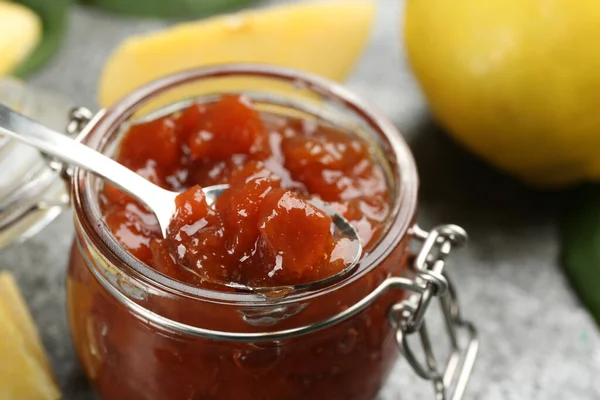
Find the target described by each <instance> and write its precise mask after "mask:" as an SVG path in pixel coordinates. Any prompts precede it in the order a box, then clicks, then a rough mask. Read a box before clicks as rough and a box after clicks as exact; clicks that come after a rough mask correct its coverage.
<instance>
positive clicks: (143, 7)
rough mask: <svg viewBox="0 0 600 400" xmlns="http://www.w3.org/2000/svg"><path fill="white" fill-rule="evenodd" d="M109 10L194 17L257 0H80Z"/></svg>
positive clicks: (167, 16)
mask: <svg viewBox="0 0 600 400" xmlns="http://www.w3.org/2000/svg"><path fill="white" fill-rule="evenodd" d="M80 1H81V2H82V3H84V4H90V5H93V6H97V7H100V8H103V9H105V10H107V11H111V12H117V13H122V14H128V15H137V16H144V17H163V18H194V17H199V16H204V15H208V14H212V13H217V12H223V11H228V10H233V9H235V8H241V7H243V6H247V5H250V4H252V3H256V1H257V0H80Z"/></svg>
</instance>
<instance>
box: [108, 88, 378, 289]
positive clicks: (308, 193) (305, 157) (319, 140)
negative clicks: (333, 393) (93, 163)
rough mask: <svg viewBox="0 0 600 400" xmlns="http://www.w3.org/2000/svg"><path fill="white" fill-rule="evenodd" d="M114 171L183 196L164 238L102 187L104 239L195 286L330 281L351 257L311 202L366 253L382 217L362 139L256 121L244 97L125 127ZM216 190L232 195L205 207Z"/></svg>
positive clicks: (135, 206)
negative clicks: (336, 219)
mask: <svg viewBox="0 0 600 400" xmlns="http://www.w3.org/2000/svg"><path fill="white" fill-rule="evenodd" d="M117 160H118V161H119V162H121V163H122V164H124V165H126V166H127V167H129V168H131V169H132V170H134V171H136V172H138V173H139V174H141V175H143V176H144V177H146V178H147V179H150V180H152V181H153V182H155V183H157V184H159V185H161V186H163V187H165V188H167V189H170V190H178V191H182V194H181V195H180V196H179V197H178V199H177V203H178V204H177V210H178V212H177V214H176V216H175V218H174V220H173V221H172V223H171V226H170V229H169V237H168V238H167V239H162V238H161V236H160V231H159V230H158V229H157V225H156V221H155V220H154V218H153V216H152V214H151V213H149V212H148V211H147V210H145V209H144V207H143V206H141V205H140V204H139V203H137V202H136V201H135V200H133V199H132V198H130V197H129V196H126V195H123V194H121V193H120V192H119V191H118V190H116V189H115V188H113V187H111V186H110V185H106V187H105V190H104V193H103V195H102V204H103V211H104V214H105V220H106V221H107V224H108V226H109V228H110V229H111V230H112V232H113V233H114V234H115V236H116V237H117V238H118V239H119V240H120V242H121V243H122V244H123V245H124V246H125V247H127V248H128V249H129V250H130V251H131V252H132V253H133V254H134V255H135V256H136V257H138V258H139V259H140V260H141V261H143V262H145V263H147V264H149V265H150V266H152V267H154V268H155V269H156V270H158V271H160V272H162V273H163V274H166V275H168V276H170V277H172V278H174V279H178V280H182V281H184V282H187V283H192V284H198V285H202V284H203V280H206V281H208V282H211V281H213V282H214V281H217V280H220V281H222V280H226V281H229V282H236V283H242V284H245V285H250V286H278V285H293V284H301V283H307V282H312V281H316V280H321V279H324V278H327V277H329V276H332V275H335V274H336V273H338V272H339V271H341V270H342V269H344V267H345V266H347V264H348V263H349V261H350V260H349V258H351V257H349V256H352V255H353V254H354V253H353V252H352V246H351V244H349V243H347V240H346V241H344V240H340V239H338V238H336V237H334V236H333V235H332V230H331V227H332V223H331V218H330V217H329V216H328V215H327V214H326V213H325V212H324V211H322V210H320V209H319V208H317V207H315V206H314V205H312V204H311V203H310V201H309V200H310V199H311V198H313V197H316V198H321V199H323V200H325V201H328V202H330V203H331V204H332V206H333V207H334V208H335V209H336V210H337V211H338V212H340V213H341V214H342V215H344V216H345V217H346V218H347V219H348V220H349V221H350V222H351V223H352V224H353V226H354V227H355V229H356V230H357V232H358V233H359V236H360V238H361V241H362V243H363V245H364V247H365V249H366V250H367V251H368V249H369V247H370V246H372V245H373V244H374V243H375V242H376V240H377V238H378V236H379V234H380V233H381V232H382V230H383V228H384V224H385V219H386V217H387V215H388V212H389V206H388V205H389V193H388V188H387V185H386V181H385V177H384V174H383V171H382V169H381V167H380V166H379V165H378V164H377V163H376V162H375V161H374V160H373V158H372V156H371V154H370V151H369V146H368V144H367V143H366V142H365V141H364V140H362V139H360V138H359V137H357V136H355V135H352V134H349V133H347V132H345V131H343V130H341V129H338V128H336V127H333V126H329V125H324V124H318V123H315V122H314V121H306V120H298V119H294V118H287V117H286V118H283V117H281V116H278V115H274V114H267V113H260V112H258V111H257V110H256V109H255V108H254V106H253V105H252V103H251V102H250V101H248V100H247V99H246V98H244V97H243V96H234V95H224V96H222V97H221V98H220V99H219V100H218V101H216V102H214V103H210V104H193V105H191V106H189V107H188V108H186V109H184V110H183V111H181V112H179V113H176V114H172V115H168V116H166V117H162V118H160V119H157V120H154V121H151V122H147V123H142V124H138V125H135V126H133V127H132V128H131V129H130V130H129V131H128V132H127V133H126V134H125V136H124V139H123V141H122V143H121V147H120V152H119V154H118V157H117ZM221 183H228V184H229V185H230V188H229V189H228V190H226V191H225V192H224V193H223V194H222V195H221V196H220V197H219V199H218V200H217V201H216V203H215V205H214V206H213V207H209V206H208V205H207V204H206V200H205V197H204V193H203V192H202V190H201V186H210V185H214V184H221ZM184 267H185V268H184Z"/></svg>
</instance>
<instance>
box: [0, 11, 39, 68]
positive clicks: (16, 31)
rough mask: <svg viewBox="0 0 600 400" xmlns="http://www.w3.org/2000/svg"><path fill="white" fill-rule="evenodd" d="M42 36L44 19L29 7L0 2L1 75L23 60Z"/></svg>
mask: <svg viewBox="0 0 600 400" xmlns="http://www.w3.org/2000/svg"><path fill="white" fill-rule="evenodd" d="M41 38H42V19H41V18H40V17H39V16H38V15H37V14H36V13H35V12H33V11H32V10H30V9H29V8H27V7H25V6H23V5H21V4H18V3H9V2H0V49H2V57H0V75H5V74H7V73H9V72H11V71H12V70H13V69H15V68H16V67H17V65H19V64H20V63H22V62H23V60H25V59H26V58H27V57H29V55H30V54H31V52H32V51H33V49H35V47H36V46H37V45H38V43H39V42H40V40H41Z"/></svg>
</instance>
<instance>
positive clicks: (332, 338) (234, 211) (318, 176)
mask: <svg viewBox="0 0 600 400" xmlns="http://www.w3.org/2000/svg"><path fill="white" fill-rule="evenodd" d="M270 110H278V109H277V108H270ZM289 115H290V114H286V116H283V114H279V113H275V112H269V113H267V112H259V111H258V104H256V105H253V104H251V103H250V102H249V101H248V100H247V99H246V98H244V97H239V96H229V95H226V96H222V97H221V98H220V99H218V100H217V101H215V102H212V103H207V104H194V105H191V106H190V107H188V108H186V109H184V110H181V111H179V112H177V113H174V114H171V115H167V116H164V117H162V118H160V119H157V120H153V121H151V122H146V123H142V124H136V125H134V126H131V127H130V128H129V129H128V131H127V132H125V135H124V137H123V140H122V142H121V145H120V150H119V152H118V154H117V156H116V158H117V160H118V161H119V162H121V163H122V164H124V165H126V166H127V167H129V168H130V169H132V170H134V171H136V172H137V173H138V174H140V175H142V176H144V177H145V178H147V179H149V180H151V181H152V182H154V183H156V184H158V185H161V186H162V187H164V188H167V189H170V190H174V191H178V192H181V193H182V195H180V197H179V198H178V201H177V202H178V205H179V212H178V214H177V216H176V218H175V219H174V220H173V223H172V225H171V227H170V231H169V238H167V239H163V238H162V235H161V233H160V231H159V229H158V225H157V223H156V220H155V218H154V216H153V215H152V214H151V213H150V212H149V211H148V210H146V209H145V208H144V207H143V206H142V205H141V204H140V203H138V202H137V201H135V200H134V199H133V198H131V197H129V196H127V195H126V194H124V193H122V192H120V191H118V190H116V189H115V188H113V187H111V186H110V185H106V186H105V187H104V189H103V190H102V191H101V195H100V199H99V202H100V206H101V210H102V212H103V214H104V220H105V222H106V226H108V228H109V230H110V232H106V233H111V232H112V234H113V236H114V237H116V238H117V239H118V240H119V241H120V243H122V244H123V246H124V247H125V248H126V249H127V250H128V251H129V252H130V253H131V254H132V255H134V256H135V257H137V258H138V259H139V260H141V261H143V262H144V263H145V264H147V265H148V266H149V267H150V268H145V267H144V268H143V269H141V267H140V265H139V263H135V264H134V263H132V262H131V261H126V260H129V257H128V256H127V254H126V253H125V252H122V251H121V249H114V248H113V247H112V246H106V244H105V242H104V241H103V240H102V239H101V238H100V236H99V235H98V234H97V233H96V231H95V229H99V230H101V231H106V228H105V226H104V225H103V224H102V223H101V222H100V223H99V222H98V221H96V220H94V217H92V216H91V214H90V213H89V212H88V211H86V210H85V208H79V206H78V204H79V203H78V202H77V201H75V207H76V217H77V218H76V221H77V223H76V235H77V240H76V242H75V243H76V244H75V245H74V246H73V248H72V252H71V261H70V266H69V274H68V281H67V296H68V308H69V320H70V324H71V331H72V336H73V339H74V343H75V347H76V349H77V353H78V354H79V358H80V360H81V363H82V365H83V369H84V370H85V373H86V375H87V376H88V377H89V379H90V380H91V382H92V384H93V385H94V387H95V389H96V391H97V392H98V394H99V395H100V397H101V398H103V399H107V400H373V399H375V398H376V396H377V393H378V391H379V390H380V388H381V387H382V385H383V382H384V381H385V379H386V377H387V376H388V374H389V372H390V371H391V369H392V366H393V364H394V361H395V360H396V358H397V355H398V351H397V345H396V341H395V330H394V328H393V327H392V326H391V324H390V323H389V320H388V314H389V310H390V307H391V306H392V305H393V304H395V303H398V302H399V301H402V300H403V299H405V298H406V293H405V292H404V291H403V290H400V289H390V290H387V291H384V292H382V293H380V294H378V295H377V296H376V297H375V298H374V299H373V300H372V302H369V303H368V304H367V305H366V306H365V308H364V309H362V311H360V312H358V313H356V314H353V315H352V316H351V317H349V318H347V319H345V320H343V321H340V322H338V323H335V324H332V325H328V326H326V327H322V328H320V329H318V330H313V331H310V332H304V333H303V334H298V333H294V334H289V335H283V336H281V337H278V338H277V339H272V340H266V341H265V340H258V339H256V338H254V339H248V340H233V339H232V337H231V335H236V334H257V333H261V334H264V333H265V332H266V333H269V332H276V331H277V332H280V331H286V332H290V330H292V331H293V330H294V329H298V328H300V327H304V326H312V325H313V324H315V323H319V322H323V321H326V320H328V319H330V318H332V317H333V316H336V315H339V314H340V313H342V312H344V311H345V310H348V309H349V308H350V307H353V306H354V305H356V304H357V303H358V302H360V301H361V300H363V299H364V298H365V297H367V296H369V295H370V294H372V293H373V291H374V290H376V289H377V288H378V287H379V286H380V285H381V284H382V282H384V281H385V280H386V279H387V278H388V277H390V276H398V275H402V274H405V273H407V269H408V266H409V265H410V260H411V258H410V254H409V251H408V247H409V246H408V244H409V236H408V235H403V236H402V237H394V238H392V237H391V236H390V235H385V233H384V232H385V231H386V226H387V225H388V220H389V223H390V224H393V225H392V226H393V227H396V224H397V223H403V224H404V223H406V224H407V225H408V224H409V223H410V222H411V221H410V220H407V221H401V222H398V221H400V220H399V219H398V218H399V217H397V216H396V215H392V214H391V211H390V210H391V209H392V203H398V202H400V201H401V200H400V199H398V198H396V196H395V195H392V194H391V193H395V192H396V190H394V191H393V192H392V191H390V190H389V188H390V186H388V182H387V180H386V179H385V176H384V173H383V170H382V167H381V164H379V163H377V162H376V161H375V159H374V157H373V156H372V150H373V147H372V146H377V144H376V143H375V141H374V142H373V143H371V142H367V141H365V140H363V139H361V138H360V137H358V136H357V135H355V134H353V133H352V132H351V131H347V130H344V129H341V128H339V127H336V126H334V125H333V124H329V123H328V122H327V121H321V120H316V119H308V118H304V119H303V118H298V117H291V116H289ZM295 115H299V114H297V113H296V114H295ZM374 134H375V133H374ZM383 140H385V138H383ZM393 157H395V156H394V155H393V154H390V159H391V160H392V161H391V162H390V164H391V165H393V159H394V158H393ZM393 179H395V184H399V181H398V179H397V178H396V177H394V178H393ZM224 183H227V184H229V185H230V189H229V190H227V191H226V192H224V193H223V194H222V195H221V196H220V197H219V199H218V201H217V202H216V204H214V205H212V206H211V207H206V205H205V204H204V198H203V193H202V191H201V190H199V187H208V186H211V185H215V184H224ZM78 193H79V192H78ZM76 194H77V193H76ZM313 198H319V199H321V200H323V201H325V202H327V203H328V204H329V205H330V206H331V207H333V208H334V209H335V210H337V212H338V213H340V214H342V215H343V216H344V217H345V218H346V219H347V220H348V221H349V222H350V223H351V224H352V225H353V226H354V228H355V229H356V231H357V232H358V235H359V237H360V240H361V242H362V245H363V250H364V251H363V256H368V257H369V264H368V265H367V263H366V262H365V264H364V265H361V266H360V267H359V269H358V270H356V271H354V272H353V273H352V274H351V275H350V276H346V277H345V278H344V279H343V280H340V281H337V282H335V283H332V284H328V285H326V286H322V287H319V288H318V289H314V288H311V289H304V290H296V289H293V290H291V291H290V290H289V289H287V290H288V291H287V292H285V290H283V291H277V290H275V291H274V292H276V293H271V292H270V291H267V292H268V293H260V294H253V293H248V292H244V291H238V290H236V289H232V288H228V287H225V286H223V285H219V286H218V287H217V286H216V285H214V284H212V283H211V282H212V280H214V279H215V277H217V276H218V277H219V278H220V279H222V280H226V281H229V282H240V283H256V284H260V285H262V286H278V285H282V284H284V285H289V284H295V283H299V282H310V281H312V280H315V279H320V278H322V277H326V276H330V275H331V274H333V273H335V272H336V271H338V270H339V269H340V268H342V267H343V264H345V262H346V261H347V260H345V257H346V254H347V253H348V252H347V250H348V248H347V247H346V246H347V244H346V243H343V242H341V241H340V240H339V238H337V237H336V236H335V235H332V234H331V229H330V228H331V219H330V217H329V215H327V214H325V213H323V210H321V209H319V208H317V207H315V206H313V205H312V204H311V200H312V199H313ZM413 212H414V210H412V212H409V213H407V214H408V216H407V217H406V218H407V219H412V218H413V217H414V215H413ZM91 227H94V228H91ZM198 262H199V263H198ZM157 272H158V273H157ZM160 274H162V275H166V276H168V277H170V278H173V279H174V280H175V281H179V282H169V283H168V285H167V284H165V280H164V279H163V278H164V277H163V276H161V275H160ZM180 282H184V283H187V284H188V286H185V287H184V286H183V285H181V284H180ZM189 285H192V287H189ZM281 292H285V293H284V294H281ZM151 316H155V317H156V318H160V319H152V318H151ZM165 321H167V322H165ZM181 326H184V327H187V328H185V329H184V328H181ZM190 329H196V331H190ZM198 329H204V330H209V332H213V333H214V332H217V333H218V332H221V334H218V335H215V334H206V333H199V332H198V331H197V330H198ZM204 332H206V331H204ZM222 332H225V333H228V334H223V333H222ZM261 337H262V336H261Z"/></svg>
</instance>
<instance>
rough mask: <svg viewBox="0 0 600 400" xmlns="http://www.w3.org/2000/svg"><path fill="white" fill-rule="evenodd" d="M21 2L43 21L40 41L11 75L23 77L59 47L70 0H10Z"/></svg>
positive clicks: (41, 63)
mask: <svg viewBox="0 0 600 400" xmlns="http://www.w3.org/2000/svg"><path fill="white" fill-rule="evenodd" d="M10 1H13V2H15V3H21V4H23V5H24V6H26V7H28V8H29V9H31V10H33V11H34V12H36V13H37V14H38V15H39V16H40V18H41V19H42V23H43V36H42V40H41V41H40V43H39V44H38V45H37V47H36V48H35V50H34V51H33V52H32V53H31V55H30V56H29V57H27V59H26V60H25V61H23V62H22V63H21V64H20V65H19V66H18V67H17V68H16V69H15V70H14V71H13V72H12V75H15V76H18V77H21V78H22V77H25V76H27V75H30V74H31V73H33V72H35V71H36V70H37V69H39V68H40V67H42V66H43V65H44V64H46V62H48V61H49V60H50V59H51V58H52V56H53V55H54V54H55V53H56V51H57V50H58V49H59V48H60V45H61V44H62V41H63V38H64V36H65V32H66V29H67V17H68V15H67V14H68V10H69V5H70V4H71V0H10Z"/></svg>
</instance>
